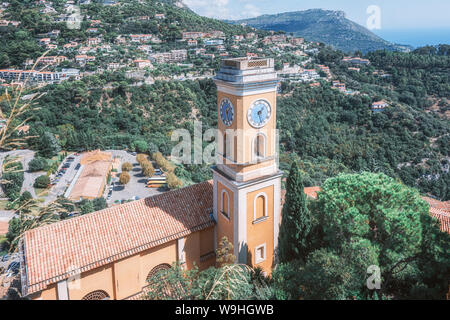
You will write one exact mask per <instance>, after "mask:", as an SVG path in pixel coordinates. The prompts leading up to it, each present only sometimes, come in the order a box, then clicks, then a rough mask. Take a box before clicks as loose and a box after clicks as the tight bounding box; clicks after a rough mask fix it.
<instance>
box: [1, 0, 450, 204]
mask: <svg viewBox="0 0 450 320" xmlns="http://www.w3.org/2000/svg"><path fill="white" fill-rule="evenodd" d="M10 3H11V5H10V7H9V8H8V9H7V10H8V12H10V13H11V15H12V16H11V17H10V18H11V19H16V20H19V21H20V22H21V24H20V26H19V27H18V28H16V29H13V28H12V27H11V28H10V27H8V28H6V29H2V30H1V32H2V37H1V40H0V57H1V58H0V64H1V66H4V67H6V66H8V67H13V66H20V65H21V64H22V62H23V61H25V60H26V59H28V58H34V59H36V57H38V56H39V55H40V54H41V53H42V52H43V51H44V50H45V49H44V48H42V47H41V46H39V45H37V44H36V39H35V36H36V34H38V33H44V32H49V31H51V30H53V29H54V28H56V27H57V28H58V30H61V34H60V36H59V37H58V38H57V39H56V41H58V43H59V44H60V46H61V45H62V44H64V43H67V42H68V41H70V40H74V39H79V40H82V41H83V40H84V39H87V38H88V37H89V35H88V34H87V31H86V30H87V29H88V27H89V26H90V25H89V21H87V20H86V21H83V23H82V27H81V29H80V30H71V29H68V28H67V27H66V24H65V23H55V22H54V21H53V20H52V21H50V19H49V18H48V16H46V15H43V14H40V13H39V10H38V9H36V8H34V7H33V3H34V1H17V0H12V1H10ZM53 3H54V4H55V9H57V10H63V4H64V3H65V1H53ZM58 3H59V6H58ZM82 8H83V10H85V11H83V12H84V13H86V15H87V16H90V19H91V21H92V19H98V20H100V21H101V24H100V26H99V27H98V30H97V31H98V32H99V33H100V35H101V36H102V39H104V41H105V43H111V44H112V43H113V42H114V39H116V38H117V36H118V35H121V34H128V33H147V32H148V33H152V34H156V35H158V36H159V37H160V38H161V39H163V40H164V41H163V42H161V43H159V44H152V49H154V50H155V51H156V50H159V51H164V50H168V49H170V48H176V47H177V46H179V45H181V44H180V43H181V42H180V41H178V39H179V37H181V32H182V31H208V30H220V31H223V32H224V33H225V34H226V40H225V42H224V44H223V47H224V48H223V49H224V50H226V51H227V52H228V53H233V54H234V55H235V54H240V55H245V52H246V51H247V52H248V50H253V51H254V52H258V56H260V57H264V56H271V57H274V58H275V60H276V64H277V69H281V68H282V67H283V63H287V64H288V65H289V64H290V65H293V64H300V63H303V62H304V61H306V62H305V65H303V66H302V67H304V68H305V69H308V68H309V69H311V68H318V65H319V64H321V65H326V66H329V69H330V70H331V73H332V76H331V75H330V76H329V77H328V76H327V75H326V74H324V75H323V76H322V77H321V79H320V80H319V82H320V85H319V86H315V87H311V86H309V85H308V84H307V83H299V82H293V81H292V82H291V81H283V82H282V83H281V93H280V95H279V98H278V127H279V128H280V134H281V144H282V145H281V151H282V152H281V154H280V158H281V164H280V165H281V168H282V169H286V168H287V167H288V166H289V165H290V163H291V162H292V161H293V160H299V161H300V164H301V170H302V171H304V174H305V179H306V184H308V185H319V184H321V183H322V182H323V181H325V179H326V178H328V177H333V176H335V175H336V174H338V173H340V172H359V171H363V170H368V171H375V172H384V173H386V174H387V175H389V176H391V177H394V178H397V179H401V180H402V181H403V182H404V183H405V184H407V185H409V186H414V187H416V188H419V190H420V191H421V192H423V193H429V194H430V195H433V196H435V197H437V198H439V199H441V200H448V199H450V192H449V186H450V178H449V166H450V147H449V145H450V137H449V132H450V124H449V111H450V110H449V102H448V98H449V97H450V79H449V76H450V57H449V56H448V55H447V53H446V52H448V48H447V49H446V47H442V48H439V49H438V50H437V51H435V52H431V51H433V50H431V51H430V49H424V50H418V51H416V52H415V53H399V52H386V51H377V52H373V53H370V54H368V55H367V56H366V57H365V58H368V59H370V61H371V64H369V65H361V66H359V68H349V65H347V64H344V63H342V58H343V57H344V54H343V53H342V52H340V51H336V50H333V49H331V48H329V47H326V46H324V45H320V46H317V45H315V44H314V46H317V47H314V49H313V51H314V50H317V51H318V53H317V54H316V53H312V52H308V54H306V53H304V52H301V54H297V53H295V52H296V51H300V50H305V51H308V50H309V49H308V48H310V47H308V45H309V44H302V45H301V46H296V45H292V47H293V48H292V49H287V50H286V51H282V49H279V48H278V50H272V49H273V48H274V47H275V46H276V45H275V44H272V43H269V44H264V45H263V44H262V42H261V41H259V42H258V39H259V38H258V36H259V35H260V34H259V33H260V32H261V34H262V35H263V38H264V35H266V34H267V32H265V31H264V32H263V31H255V30H253V31H252V33H256V34H254V35H253V37H251V38H249V39H248V40H245V41H243V40H239V41H241V42H239V41H238V42H235V41H234V39H233V35H235V34H238V35H240V36H242V38H244V35H247V32H249V31H250V29H249V28H244V27H241V26H236V25H229V24H226V23H224V22H221V21H217V20H214V19H208V18H204V17H200V16H198V15H196V14H195V13H193V12H191V11H190V10H187V9H185V8H180V7H177V6H174V5H172V4H170V3H169V2H160V1H159V2H157V1H153V0H148V1H144V2H142V3H140V2H139V1H127V2H121V5H120V6H103V5H102V4H101V3H98V2H95V1H92V2H91V4H88V5H83V6H82ZM136 12H139V15H142V16H152V17H153V16H154V15H155V14H156V13H158V14H164V15H165V19H163V20H158V22H156V21H155V19H144V20H139V19H134V17H135V16H136ZM238 44H239V45H241V46H239V45H238ZM184 45H185V46H186V44H184ZM199 46H200V45H199ZM302 46H303V47H302ZM286 47H287V46H286ZM128 48H133V47H132V45H131V46H129V47H126V49H124V47H122V45H120V44H119V45H115V50H116V52H115V54H116V55H117V56H118V57H121V58H123V60H131V61H133V59H134V57H133V58H131V57H130V52H131V49H130V50H128ZM301 48H303V49H301ZM203 49H205V48H204V47H203ZM191 50H193V49H191ZM208 50H211V51H210V52H215V55H214V54H213V55H212V57H213V58H211V57H207V58H205V57H202V58H200V57H197V56H196V55H194V54H192V56H195V57H194V58H191V54H190V55H189V56H188V58H187V61H186V62H191V64H192V68H193V69H196V68H197V69H198V68H202V67H203V64H208V67H209V68H214V67H215V68H216V69H217V68H218V66H219V62H220V59H221V58H222V56H221V55H219V54H217V53H218V52H219V51H218V49H217V50H216V48H215V47H212V48H211V47H208ZM232 50H235V51H232ZM289 50H290V51H289ZM221 52H223V51H221ZM437 52H439V54H436V53H437ZM67 55H68V56H69V58H70V57H71V56H70V55H75V54H74V53H68V54H67ZM230 55H231V54H230ZM107 56H108V54H105V53H104V52H101V51H98V52H97V62H98V61H100V62H98V66H93V68H95V69H102V71H101V72H98V73H94V72H92V73H86V74H85V75H84V76H83V77H82V78H81V79H80V80H75V79H70V80H67V81H64V82H61V83H59V84H48V85H46V86H43V87H40V88H27V89H26V90H25V92H24V94H25V93H26V94H29V93H33V92H41V93H44V95H43V96H42V97H41V98H40V99H39V100H38V101H37V103H38V105H37V106H38V109H37V110H33V111H30V112H29V114H28V116H30V117H31V119H30V121H29V125H30V132H29V134H30V135H31V136H35V138H33V139H30V140H29V147H30V148H32V149H35V150H41V149H44V148H47V147H48V146H45V145H43V144H45V143H47V140H48V139H47V140H45V139H39V137H42V136H43V135H44V134H45V133H47V136H48V134H51V135H54V136H55V137H56V138H57V142H58V144H59V145H60V146H61V147H62V148H63V149H65V150H68V151H80V150H92V149H97V148H100V149H110V148H116V149H134V148H135V145H136V141H141V140H145V141H147V142H148V145H149V148H148V150H145V151H147V152H150V153H152V152H154V151H156V150H160V151H161V152H162V153H163V154H164V155H169V154H170V150H171V148H172V146H173V142H171V141H170V134H171V132H172V131H173V130H174V129H178V128H187V129H189V130H191V132H192V128H193V120H201V121H202V122H203V130H206V129H207V128H209V127H215V126H216V124H217V115H216V87H215V85H214V83H213V81H212V80H211V79H207V77H205V79H201V80H187V81H177V80H170V81H163V80H158V79H157V80H156V81H155V82H154V83H153V84H146V83H142V82H139V81H138V80H136V79H134V78H133V77H130V76H127V73H126V72H127V71H129V70H130V67H129V65H127V66H126V67H124V69H123V70H122V69H120V70H116V71H111V70H107V68H104V65H103V64H104V62H103V60H101V59H103V57H107ZM231 56H233V55H231ZM202 59H203V60H202ZM196 61H197V62H196ZM308 61H309V62H308ZM192 62H193V63H192ZM155 66H156V67H155V69H152V70H144V71H143V72H147V73H150V71H151V72H154V73H155V70H158V72H159V70H162V69H163V68H165V69H164V70H166V71H167V70H168V71H167V72H168V73H169V74H170V72H171V71H173V70H175V68H178V69H179V68H180V66H179V64H176V63H167V64H158V63H155ZM157 68H160V69H157ZM355 70H357V71H355ZM168 79H170V78H168ZM331 80H339V81H341V82H343V83H345V84H346V85H347V88H349V89H351V90H352V91H353V93H351V94H348V93H345V92H344V93H343V92H340V91H339V90H335V89H333V88H332V85H331V84H330V82H331ZM1 90H2V91H3V92H2V93H4V91H5V89H1ZM354 93H358V94H354ZM378 100H386V101H387V102H388V103H389V107H388V108H386V110H384V111H383V112H378V113H374V112H372V111H371V109H370V105H371V103H373V102H374V101H378ZM0 103H2V102H1V101H0ZM1 107H2V111H3V112H6V113H7V112H8V108H7V106H6V105H2V106H1ZM176 173H177V175H178V176H180V177H181V178H183V180H184V181H185V182H187V183H192V182H200V181H203V180H206V179H208V178H210V171H209V168H208V165H206V164H205V165H203V166H197V165H195V166H194V165H192V166H184V167H179V168H178V169H177V172H176Z"/></svg>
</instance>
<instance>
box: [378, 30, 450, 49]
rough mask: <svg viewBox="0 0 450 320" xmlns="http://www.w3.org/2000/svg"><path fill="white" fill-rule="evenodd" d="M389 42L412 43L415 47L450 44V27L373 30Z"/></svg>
mask: <svg viewBox="0 0 450 320" xmlns="http://www.w3.org/2000/svg"><path fill="white" fill-rule="evenodd" d="M371 31H372V32H374V33H375V34H376V35H378V36H379V37H381V38H383V39H384V40H387V41H389V42H393V43H397V44H403V45H410V46H412V47H414V48H418V47H423V46H426V45H438V44H450V28H446V29H403V30H402V29H391V30H389V29H380V30H371Z"/></svg>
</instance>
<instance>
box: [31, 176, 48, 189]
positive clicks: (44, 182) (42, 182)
mask: <svg viewBox="0 0 450 320" xmlns="http://www.w3.org/2000/svg"><path fill="white" fill-rule="evenodd" d="M49 184H50V177H49V176H47V175H42V176H39V177H37V178H36V179H35V180H34V184H33V187H35V188H42V189H44V188H47V187H48V185H49Z"/></svg>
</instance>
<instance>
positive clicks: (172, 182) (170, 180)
mask: <svg viewBox="0 0 450 320" xmlns="http://www.w3.org/2000/svg"><path fill="white" fill-rule="evenodd" d="M182 185H183V184H182V183H181V181H180V179H178V178H177V176H176V175H175V174H174V173H173V172H169V174H167V186H168V187H169V188H170V189H177V188H179V187H181V186H182Z"/></svg>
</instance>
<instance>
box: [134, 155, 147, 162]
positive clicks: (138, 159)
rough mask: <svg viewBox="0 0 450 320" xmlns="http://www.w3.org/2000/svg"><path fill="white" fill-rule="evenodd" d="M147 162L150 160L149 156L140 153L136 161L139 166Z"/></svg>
mask: <svg viewBox="0 0 450 320" xmlns="http://www.w3.org/2000/svg"><path fill="white" fill-rule="evenodd" d="M147 160H148V159H147V155H146V154H144V153H139V154H138V155H137V156H136V161H137V162H138V163H139V164H142V162H144V161H147Z"/></svg>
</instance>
